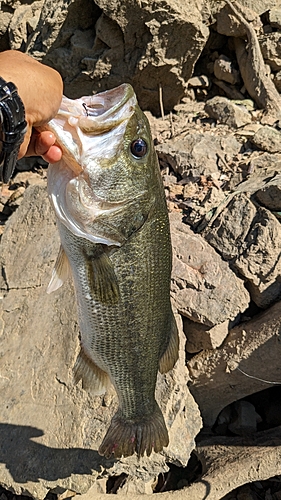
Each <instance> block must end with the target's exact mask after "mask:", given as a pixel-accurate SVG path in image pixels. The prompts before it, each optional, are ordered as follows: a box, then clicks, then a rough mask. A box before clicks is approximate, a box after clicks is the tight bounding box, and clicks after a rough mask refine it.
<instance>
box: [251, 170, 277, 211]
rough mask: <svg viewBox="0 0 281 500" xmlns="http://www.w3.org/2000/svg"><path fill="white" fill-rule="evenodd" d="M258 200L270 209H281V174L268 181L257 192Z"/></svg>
mask: <svg viewBox="0 0 281 500" xmlns="http://www.w3.org/2000/svg"><path fill="white" fill-rule="evenodd" d="M256 197H257V199H258V201H259V202H260V203H261V204H262V205H264V206H265V207H266V208H268V209H269V210H276V211H280V210H281V176H277V178H275V179H273V181H271V182H268V183H267V184H266V185H265V186H264V187H263V188H262V189H259V190H258V191H257V192H256Z"/></svg>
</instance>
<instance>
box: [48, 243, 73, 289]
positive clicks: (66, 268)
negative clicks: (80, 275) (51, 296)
mask: <svg viewBox="0 0 281 500" xmlns="http://www.w3.org/2000/svg"><path fill="white" fill-rule="evenodd" d="M70 275H71V272H70V265H69V260H68V258H67V256H66V253H65V251H64V249H63V248H62V246H60V249H59V254H58V256H57V260H56V263H55V267H54V269H53V272H52V277H51V280H50V283H49V285H48V288H47V293H52V292H54V291H55V290H57V289H58V288H60V287H61V286H62V285H63V284H64V282H65V281H66V280H67V278H68V277H69V276H70Z"/></svg>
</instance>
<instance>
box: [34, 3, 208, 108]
mask: <svg viewBox="0 0 281 500" xmlns="http://www.w3.org/2000/svg"><path fill="white" fill-rule="evenodd" d="M202 3H203V2H202V1H199V2H198V1H197V0H192V4H191V5H189V6H188V8H184V7H183V6H182V5H181V4H179V3H178V2H177V0H168V1H167V2H165V6H164V8H161V9H159V8H158V7H157V6H156V5H154V4H151V2H148V1H145V2H136V1H135V0H128V1H124V0H112V1H111V2H110V4H109V3H108V2H107V1H106V0H96V2H95V3H93V2H89V1H86V0H83V1H82V0H74V2H72V4H71V6H70V7H69V12H67V10H66V4H65V2H63V1H62V0H61V1H60V2H58V7H57V4H56V6H51V5H49V8H48V9H47V8H46V9H45V11H44V13H43V12H42V15H41V19H40V23H39V25H38V29H37V33H36V36H34V37H33V39H32V41H31V42H30V45H29V53H31V54H39V57H40V58H42V57H43V59H44V62H46V63H48V64H50V65H52V66H54V67H55V68H56V69H58V70H59V71H60V72H61V74H62V76H63V78H64V80H65V92H66V95H67V96H68V97H70V98H75V97H80V96H81V88H83V94H84V95H85V94H87V95H89V94H91V93H92V92H93V91H95V92H96V91H97V90H99V91H102V90H106V89H108V88H112V87H115V86H116V85H119V84H120V83H122V82H124V81H126V82H128V83H131V84H132V85H133V86H134V89H135V91H136V94H137V97H138V100H139V103H140V106H141V107H142V108H143V109H145V110H150V111H152V112H153V113H154V114H156V115H160V104H159V87H160V86H161V87H162V89H163V93H162V100H163V106H164V109H165V111H170V110H172V109H173V107H174V106H175V105H176V104H177V103H178V102H179V101H180V99H181V98H182V97H183V96H184V94H185V90H186V88H187V83H186V82H187V81H188V80H189V78H190V77H191V76H192V72H193V69H194V65H195V63H196V61H197V59H198V57H199V56H200V53H201V51H202V49H203V47H204V45H205V43H206V41H207V38H208V35H209V30H208V28H207V26H206V24H205V22H204V19H203V16H202V8H201V7H202ZM74 11H75V13H76V19H75V22H74V19H73V17H72V16H73V12H74ZM77 12H79V16H77ZM43 14H44V15H43ZM78 18H79V19H78ZM81 18H82V19H83V18H85V19H84V21H83V24H82V21H81ZM54 31H55V33H56V35H55V39H56V43H55V45H54V47H53V41H54Z"/></svg>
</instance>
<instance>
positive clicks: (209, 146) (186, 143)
mask: <svg viewBox="0 0 281 500" xmlns="http://www.w3.org/2000/svg"><path fill="white" fill-rule="evenodd" d="M156 150H157V153H158V156H159V159H160V162H162V161H164V162H165V161H166V162H167V163H168V164H170V165H171V166H172V168H173V170H174V171H175V173H176V174H179V175H181V176H182V177H184V178H185V177H189V176H192V177H197V176H200V175H205V176H208V175H211V174H214V173H215V172H219V170H218V158H220V157H222V158H223V159H224V158H225V155H226V154H227V155H228V156H229V157H231V156H232V155H233V156H234V155H235V154H237V153H238V152H239V151H240V150H241V144H240V143H239V142H238V141H237V140H236V139H235V137H233V136H232V137H231V136H230V137H227V138H226V137H216V136H214V135H212V134H211V133H208V132H205V133H204V134H196V133H194V134H188V135H187V136H186V137H185V138H184V139H180V140H178V141H175V142H168V141H167V142H166V144H159V145H158V146H157V147H156Z"/></svg>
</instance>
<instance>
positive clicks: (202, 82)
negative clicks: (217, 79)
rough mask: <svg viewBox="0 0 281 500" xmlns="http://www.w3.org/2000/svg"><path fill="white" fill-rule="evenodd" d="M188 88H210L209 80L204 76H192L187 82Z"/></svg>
mask: <svg viewBox="0 0 281 500" xmlns="http://www.w3.org/2000/svg"><path fill="white" fill-rule="evenodd" d="M187 84H188V86H189V87H202V88H209V87H210V86H211V80H210V78H208V76H206V75H200V76H193V77H192V78H190V79H189V80H188V82H187Z"/></svg>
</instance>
